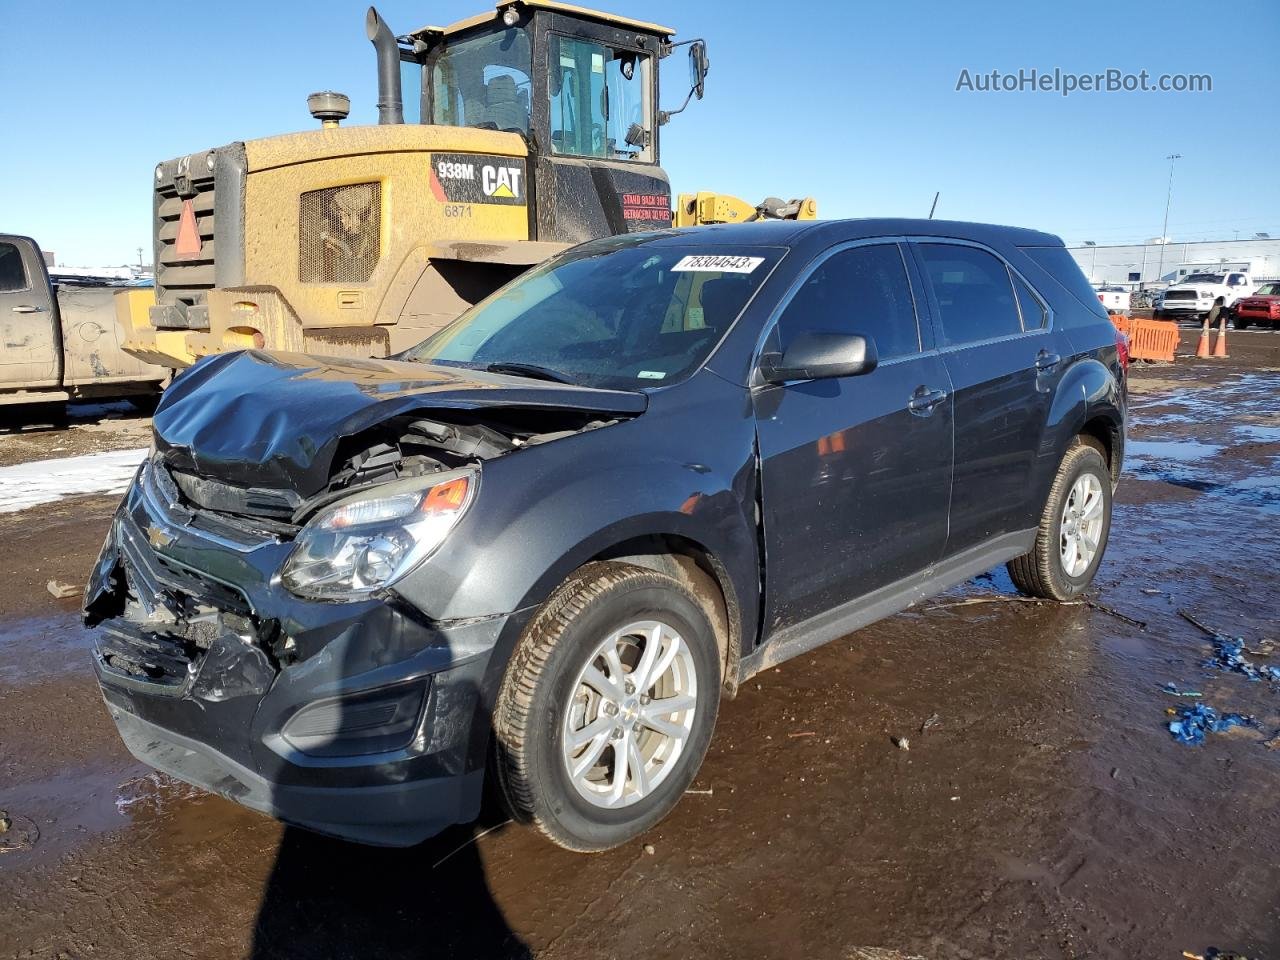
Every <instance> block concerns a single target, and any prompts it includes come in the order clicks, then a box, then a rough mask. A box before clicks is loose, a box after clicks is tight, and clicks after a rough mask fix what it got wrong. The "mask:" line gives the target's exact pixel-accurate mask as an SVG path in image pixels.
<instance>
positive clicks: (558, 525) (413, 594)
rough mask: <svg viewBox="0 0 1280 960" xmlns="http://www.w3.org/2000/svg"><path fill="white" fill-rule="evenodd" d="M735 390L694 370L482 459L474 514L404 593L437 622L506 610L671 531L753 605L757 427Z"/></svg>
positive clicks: (540, 598) (530, 601) (402, 586)
mask: <svg viewBox="0 0 1280 960" xmlns="http://www.w3.org/2000/svg"><path fill="white" fill-rule="evenodd" d="M699 381H701V382H700V383H699ZM741 393H742V388H741V387H738V386H735V385H731V384H728V383H726V382H725V381H723V380H720V378H718V377H715V376H714V375H713V374H704V375H700V376H699V377H695V378H694V380H692V381H689V382H687V383H685V384H682V385H680V386H679V387H678V388H673V390H672V391H671V392H670V393H669V394H667V395H665V396H663V395H656V396H654V397H653V398H652V399H651V402H650V405H649V409H648V410H647V412H646V413H644V414H642V415H641V416H639V417H637V418H635V419H633V420H629V421H623V422H620V423H616V424H613V425H611V426H607V427H602V428H598V429H596V430H591V431H587V432H585V433H581V434H578V435H576V436H572V437H567V438H564V439H561V440H556V441H553V442H551V443H547V444H545V445H541V446H530V447H526V448H525V449H522V450H519V451H517V452H514V453H511V454H509V455H507V456H505V457H500V458H497V459H495V460H490V461H488V462H487V463H485V464H484V466H483V468H482V471H481V478H480V488H479V493H478V495H477V497H476V501H475V503H474V505H473V506H472V508H471V510H470V512H469V513H468V516H467V517H466V518H465V519H464V520H463V521H462V523H460V524H459V526H458V528H457V529H456V530H455V531H454V532H453V533H452V534H451V535H450V537H449V539H448V540H447V541H446V543H445V544H444V546H443V547H442V548H441V550H440V551H439V552H438V553H437V554H436V555H435V556H433V557H432V558H431V559H430V560H428V561H427V563H425V564H424V565H423V566H422V567H420V568H419V569H418V570H416V571H414V572H413V573H412V574H410V575H409V576H408V577H406V578H405V580H403V581H402V582H401V583H400V584H398V585H397V587H396V588H395V589H396V592H397V593H400V594H401V595H402V596H404V598H405V599H407V600H408V601H409V602H411V603H413V604H414V605H415V606H416V607H418V608H419V609H420V610H422V611H423V612H424V613H425V614H426V615H427V616H429V617H431V618H433V619H437V620H454V619H467V618H472V617H483V616H492V615H496V614H503V613H510V612H512V611H515V610H521V609H525V608H528V607H531V606H535V605H537V604H539V603H541V602H542V601H543V600H545V599H546V597H547V596H548V595H550V593H551V592H552V591H553V590H554V589H555V588H556V586H558V585H559V584H560V583H561V582H562V581H563V580H564V579H565V578H566V577H567V576H568V575H569V573H571V572H572V571H573V570H574V569H576V568H577V567H579V566H581V565H582V564H584V563H586V562H587V561H589V560H590V559H592V558H593V557H596V556H598V555H600V554H601V553H603V552H605V551H607V550H609V549H610V548H612V547H614V546H617V545H618V544H621V543H623V542H625V541H628V540H632V539H634V538H637V537H654V536H676V537H682V538H685V539H687V540H690V541H692V542H694V543H696V544H698V545H699V546H700V547H701V548H702V549H704V550H705V551H706V552H707V553H709V554H711V555H712V556H714V557H715V558H716V560H717V561H718V562H719V564H720V565H721V566H722V567H723V568H724V570H725V571H726V573H727V575H728V576H729V578H730V579H731V580H732V583H733V589H734V590H735V592H736V593H737V596H738V598H739V600H740V602H741V605H742V607H743V608H744V609H748V610H754V609H755V608H756V601H755V599H754V598H755V596H756V594H757V592H758V589H759V587H758V582H759V562H758V556H757V538H756V531H755V429H754V421H753V420H752V419H751V416H750V407H749V405H748V404H746V403H745V402H744V401H743V400H742V398H741ZM744 635H751V634H750V633H748V632H747V631H745V630H744Z"/></svg>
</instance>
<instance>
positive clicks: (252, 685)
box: [85, 354, 632, 845]
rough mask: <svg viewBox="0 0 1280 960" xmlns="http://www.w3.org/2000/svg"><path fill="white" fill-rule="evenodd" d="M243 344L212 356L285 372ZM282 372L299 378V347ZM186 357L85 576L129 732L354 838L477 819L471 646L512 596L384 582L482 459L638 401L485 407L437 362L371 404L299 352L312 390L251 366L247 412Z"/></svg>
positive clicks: (299, 820) (168, 756) (185, 766)
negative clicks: (451, 608)
mask: <svg viewBox="0 0 1280 960" xmlns="http://www.w3.org/2000/svg"><path fill="white" fill-rule="evenodd" d="M244 356H245V355H240V357H241V359H240V360H239V361H237V360H236V359H235V358H231V359H228V358H218V362H219V364H220V366H221V367H222V368H223V369H224V370H226V368H227V367H228V366H229V365H234V364H235V363H237V362H239V363H241V364H242V365H243V364H246V363H248V364H252V365H254V366H257V367H268V368H270V369H271V370H274V371H277V372H278V371H279V370H280V369H282V367H281V364H280V361H278V360H276V359H274V358H271V357H270V356H269V355H265V354H264V355H259V356H257V357H250V358H249V359H248V360H247V361H246V360H245V359H244ZM318 366H319V364H318V363H316V364H313V368H314V367H318ZM393 366H394V367H407V366H410V365H407V364H395V365H393ZM288 369H290V370H291V371H292V372H293V375H295V376H302V377H303V379H304V382H306V381H307V378H306V377H305V376H304V374H303V373H302V372H301V371H303V369H304V368H303V367H302V365H301V363H300V362H298V360H297V358H295V359H294V360H293V361H292V362H291V363H290V364H289V365H288ZM326 369H328V368H327V367H326ZM200 372H201V371H200V368H199V367H197V368H194V369H193V371H192V374H187V375H184V377H183V378H180V379H179V381H178V383H177V384H176V385H175V388H173V389H174V393H175V397H174V398H169V399H167V400H166V404H165V405H164V406H163V407H162V408H161V410H160V411H159V412H158V413H157V416H156V420H155V423H156V450H155V452H154V453H153V454H152V455H151V456H150V457H149V458H148V460H147V462H146V463H144V464H143V465H142V467H141V469H140V470H139V474H138V476H137V478H136V479H135V481H134V483H133V485H132V486H131V487H130V489H129V491H128V492H127V493H126V495H125V498H124V501H123V503H122V504H121V506H120V509H119V511H118V512H117V514H116V516H115V518H114V519H113V522H112V527H111V530H110V533H109V536H108V537H107V540H106V543H105V544H104V546H103V549H102V553H101V555H100V557H99V559H98V562H97V565H96V567H95V569H94V571H93V573H92V575H91V578H90V583H89V587H88V590H87V591H86V595H85V596H86V601H85V619H86V622H87V623H88V624H89V625H90V626H93V627H95V628H96V630H95V641H96V643H95V649H94V658H95V666H96V670H97V673H98V676H99V679H100V682H101V685H102V690H103V696H104V699H105V700H106V703H107V706H108V709H109V711H110V713H111V715H112V717H113V719H114V720H115V722H116V724H117V727H118V728H119V730H120V733H121V735H122V737H123V738H124V740H125V742H126V744H127V745H128V746H129V748H130V750H131V751H132V752H133V753H134V754H135V755H136V756H138V757H139V758H140V759H142V760H143V761H145V762H147V763H149V764H151V765H152V766H155V767H157V768H158V769H161V770H163V771H165V772H167V773H170V774H172V775H174V776H177V777H179V778H181V779H183V780H186V781H188V782H191V783H194V784H196V785H197V786H201V787H204V788H205V789H208V790H210V791H213V792H216V793H219V794H222V795H224V796H227V797H229V798H231V799H234V800H237V801H239V802H241V803H244V804H245V805H247V806H250V807H252V808H254V809H257V810H261V811H263V812H266V813H269V814H271V815H273V816H276V817H278V818H279V819H282V820H285V821H288V822H292V823H296V824H299V825H302V826H305V827H308V828H310V829H313V830H317V831H320V832H325V833H330V834H335V835H339V836H343V837H347V838H351V839H357V840H362V841H365V842H371V843H386V844H397V845H398V844H404V843H413V842H417V841H418V840H420V839H422V838H424V837H425V836H429V835H430V834H432V833H434V832H437V831H438V830H440V829H442V828H443V827H445V826H448V825H449V824H452V823H455V822H465V821H466V820H469V819H471V818H472V817H473V816H474V815H475V813H476V812H477V810H478V803H479V791H480V783H481V777H482V771H483V765H484V751H485V744H486V740H487V726H486V724H485V723H484V722H479V723H477V722H475V721H476V719H477V717H478V716H480V713H479V711H480V707H481V702H482V698H481V686H482V681H483V678H484V676H485V670H486V667H487V664H488V659H489V654H490V652H491V651H492V650H493V648H494V646H495V644H497V643H498V641H499V639H500V638H501V637H503V636H504V632H505V631H517V632H518V630H519V629H521V627H522V625H523V622H524V618H525V616H526V615H527V611H510V610H504V611H495V612H494V614H493V615H492V616H486V617H477V618H470V619H468V620H454V621H449V620H439V619H434V618H433V616H432V611H430V610H422V609H419V608H418V607H416V606H415V605H414V604H413V603H411V602H410V601H409V600H407V599H406V598H405V597H403V596H401V595H400V594H399V593H397V592H396V589H395V587H396V584H397V582H398V581H399V579H400V578H401V577H403V576H404V575H405V574H406V573H407V572H408V571H411V570H413V569H414V568H415V567H418V566H420V565H421V564H423V563H424V562H425V561H426V560H427V558H428V557H429V556H430V555H431V553H432V551H433V550H434V549H435V548H436V546H438V545H439V543H440V542H441V541H442V540H443V539H444V538H445V537H446V536H447V535H449V533H450V531H451V530H453V529H454V527H455V526H456V525H457V524H458V523H459V522H460V520H461V518H462V517H463V516H464V515H465V514H466V512H467V510H468V509H470V507H471V505H472V503H473V502H474V501H475V499H476V497H477V495H478V492H479V489H480V486H481V475H482V471H483V464H484V463H485V462H487V461H490V460H492V459H494V458H498V457H506V456H510V455H514V454H517V453H518V451H520V450H521V449H523V448H525V447H528V446H531V445H538V444H542V443H546V442H549V441H551V440H555V439H559V438H561V437H565V436H570V435H573V434H575V433H580V432H583V431H588V430H593V429H598V428H601V427H603V426H607V425H608V424H609V423H612V422H616V421H617V420H618V419H619V418H623V417H626V416H629V415H632V413H631V412H630V411H616V412H613V413H610V412H609V411H608V410H601V409H598V408H599V407H600V406H602V404H600V403H596V404H594V406H595V407H596V409H591V407H592V406H593V405H592V404H590V403H588V404H587V406H588V409H585V410H584V409H574V408H573V407H572V406H571V405H570V404H569V403H567V402H564V401H563V400H559V399H558V400H556V401H555V402H552V403H550V404H547V405H544V406H539V404H538V402H537V398H536V397H531V398H524V399H532V400H533V402H532V403H524V404H521V403H515V402H512V403H505V404H500V405H498V406H497V407H496V408H495V407H492V406H487V405H485V404H483V403H481V402H479V401H478V400H477V399H476V398H474V397H471V398H468V397H466V396H465V394H464V390H465V385H464V384H460V383H459V382H458V379H459V378H456V377H454V378H438V377H433V387H438V386H439V383H440V380H441V379H448V380H449V391H450V393H451V396H450V397H448V398H440V397H436V398H434V399H436V400H437V401H439V400H441V399H446V400H447V402H445V403H443V404H439V403H437V404H432V403H431V402H430V399H433V398H428V397H420V398H418V399H417V400H416V401H413V400H412V394H411V393H409V392H407V391H404V390H396V391H393V393H394V397H393V398H392V399H391V401H390V402H389V401H388V400H387V398H386V396H385V395H383V396H379V393H380V391H379V390H373V391H369V390H368V389H367V378H366V383H365V388H366V389H363V390H362V389H361V388H360V387H356V388H355V389H356V390H357V391H360V396H361V397H362V398H364V399H366V400H368V402H367V403H359V404H354V403H352V402H351V400H352V398H351V396H350V395H349V394H345V393H343V390H344V388H343V387H342V385H341V381H340V378H337V377H316V376H315V375H314V369H313V373H312V376H311V378H310V379H309V382H310V383H311V384H313V385H314V384H319V385H321V387H322V389H321V390H320V391H319V392H320V393H323V394H325V396H314V397H312V398H311V400H310V402H308V400H307V398H306V397H305V394H306V393H307V392H308V390H307V389H306V387H305V386H304V387H301V388H299V387H297V386H294V387H292V388H291V389H290V393H289V396H288V397H287V402H283V401H282V402H281V403H280V404H277V405H275V406H274V407H273V405H272V397H271V396H270V392H271V391H270V390H268V391H266V393H265V394H264V392H263V390H262V389H261V381H260V382H259V390H258V391H257V396H252V394H251V395H250V397H249V399H253V400H256V401H257V403H258V404H260V405H261V406H260V408H259V411H258V415H257V416H255V417H253V418H247V417H246V416H245V411H244V409H242V408H241V405H242V404H243V403H244V402H245V399H246V397H245V394H244V393H243V392H242V391H240V390H238V389H237V387H236V384H235V382H234V381H235V380H236V379H238V375H237V376H231V377H228V379H229V380H230V381H232V382H231V383H222V384H219V383H217V380H220V379H222V378H215V379H210V378H208V377H207V376H206V377H204V378H203V379H202V378H201V377H200V376H199V374H200ZM248 372H252V371H251V370H246V369H242V370H241V371H239V374H240V375H243V374H246V373H248ZM392 372H393V373H396V372H398V371H395V370H393V371H392ZM193 374H194V375H196V376H195V378H194V379H195V382H194V383H188V384H186V385H185V386H186V388H187V389H186V390H185V391H184V390H182V389H181V387H183V386H184V384H183V380H185V379H186V377H187V376H192V375H193ZM503 379H505V378H503ZM348 385H350V381H348ZM482 386H483V387H484V388H485V389H494V388H495V386H494V384H492V383H485V384H483V385H482ZM193 388H194V389H193ZM215 388H216V390H215ZM496 389H499V390H501V389H506V384H503V383H498V384H497V386H496ZM335 391H337V392H338V393H342V396H340V397H339V396H338V395H337V393H335ZM312 392H313V393H314V392H316V391H314V390H313V391H312ZM427 392H431V391H427ZM526 392H528V393H534V394H536V391H526ZM184 393H185V397H184V396H182V394H184ZM298 394H302V395H303V396H301V397H300V396H298ZM218 397H220V398H221V399H222V406H223V407H224V409H222V410H221V411H220V410H219V409H218V404H217V403H215V399H216V398H218ZM486 399H487V398H486ZM509 399H513V400H514V399H516V398H509ZM308 409H310V410H311V414H312V415H311V417H310V420H309V421H307V422H304V421H303V420H302V416H303V413H304V412H305V411H307V410H308ZM237 423H240V424H242V426H240V427H239V428H237V427H236V424H237ZM321 423H323V424H325V426H324V427H323V428H322V427H321V426H319V424H321ZM244 424H248V426H244ZM291 426H292V427H293V428H294V429H292V431H290V429H289V428H290V427H291ZM322 429H323V430H324V431H325V432H324V433H321V432H320V431H321V430H322ZM237 432H238V433H239V441H238V442H239V444H240V449H241V450H242V451H243V453H242V455H241V456H239V457H231V456H229V453H230V451H231V450H232V449H233V447H232V444H233V440H232V435H233V434H235V433H237Z"/></svg>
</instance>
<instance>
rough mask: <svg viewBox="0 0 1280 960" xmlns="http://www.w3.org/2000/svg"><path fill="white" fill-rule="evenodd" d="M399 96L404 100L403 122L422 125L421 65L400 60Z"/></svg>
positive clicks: (411, 61)
mask: <svg viewBox="0 0 1280 960" xmlns="http://www.w3.org/2000/svg"><path fill="white" fill-rule="evenodd" d="M400 95H401V96H402V97H403V98H404V122H405V123H422V64H420V63H419V62H418V61H417V60H405V59H404V58H403V57H402V58H401V60H400Z"/></svg>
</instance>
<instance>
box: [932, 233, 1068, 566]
mask: <svg viewBox="0 0 1280 960" xmlns="http://www.w3.org/2000/svg"><path fill="white" fill-rule="evenodd" d="M912 247H913V248H914V250H915V252H916V255H917V257H918V258H919V262H920V267H921V271H922V272H923V273H924V274H925V277H926V283H927V285H928V286H929V288H930V290H931V292H932V294H933V307H934V309H935V314H936V321H937V322H936V324H935V325H936V328H937V335H938V347H939V350H940V352H941V354H942V357H943V359H944V361H945V363H946V367H947V374H948V376H949V378H950V380H951V383H952V385H953V387H954V391H955V418H956V419H955V422H956V427H955V474H954V482H953V486H952V494H951V520H950V535H949V538H948V541H947V551H946V552H947V554H948V555H951V554H955V553H958V552H960V551H961V550H964V549H966V548H968V547H973V546H976V545H978V544H981V543H983V542H985V541H987V540H990V539H992V538H994V537H997V536H1000V535H1001V534H1006V533H1015V532H1018V531H1021V530H1026V529H1029V528H1031V527H1034V526H1035V525H1036V523H1037V522H1038V521H1039V515H1040V510H1041V508H1042V507H1043V503H1036V502H1034V500H1035V496H1034V495H1033V491H1032V490H1031V478H1032V476H1033V474H1034V468H1035V464H1036V458H1037V457H1038V456H1039V455H1040V441H1041V438H1042V437H1043V436H1044V432H1045V427H1046V423H1047V421H1048V417H1049V405H1050V403H1051V402H1052V400H1053V397H1054V394H1055V392H1056V387H1057V383H1058V380H1059V379H1060V378H1061V376H1062V372H1063V371H1064V370H1065V369H1066V368H1067V366H1069V363H1070V359H1071V353H1072V346H1071V343H1070V341H1069V340H1068V338H1067V337H1066V335H1065V334H1064V333H1061V332H1059V331H1055V330H1054V329H1053V326H1052V323H1051V322H1050V319H1051V317H1050V314H1049V312H1048V310H1047V308H1046V307H1045V306H1044V303H1043V302H1042V301H1041V300H1040V298H1039V297H1038V295H1037V294H1035V293H1034V291H1033V290H1032V289H1031V287H1030V285H1029V284H1027V282H1026V281H1025V280H1024V279H1023V278H1022V277H1021V276H1020V275H1018V274H1017V273H1016V272H1015V271H1012V270H1010V269H1009V267H1008V265H1007V264H1006V263H1005V262H1004V261H1003V260H1001V259H1000V258H999V257H997V256H996V255H995V254H993V253H991V252H990V251H988V250H985V249H983V248H981V247H977V246H973V245H968V244H959V243H947V242H933V241H927V242H926V241H921V242H918V243H913V244H912Z"/></svg>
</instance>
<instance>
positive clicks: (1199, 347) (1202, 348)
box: [1196, 320, 1209, 357]
mask: <svg viewBox="0 0 1280 960" xmlns="http://www.w3.org/2000/svg"><path fill="white" fill-rule="evenodd" d="M1196 356H1197V357H1208V356H1209V321H1208V320H1206V321H1205V322H1204V326H1203V327H1201V328H1200V342H1199V343H1198V344H1196Z"/></svg>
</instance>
